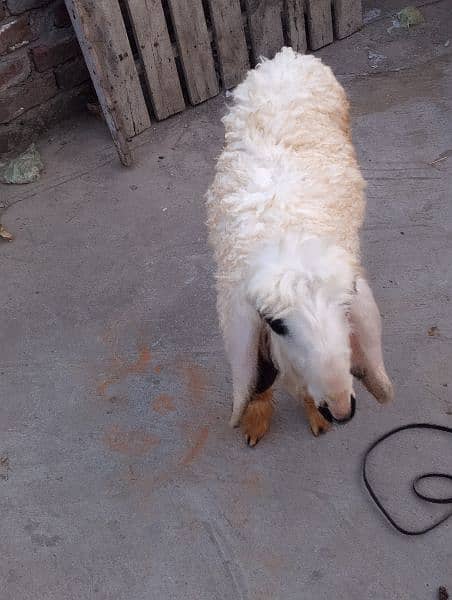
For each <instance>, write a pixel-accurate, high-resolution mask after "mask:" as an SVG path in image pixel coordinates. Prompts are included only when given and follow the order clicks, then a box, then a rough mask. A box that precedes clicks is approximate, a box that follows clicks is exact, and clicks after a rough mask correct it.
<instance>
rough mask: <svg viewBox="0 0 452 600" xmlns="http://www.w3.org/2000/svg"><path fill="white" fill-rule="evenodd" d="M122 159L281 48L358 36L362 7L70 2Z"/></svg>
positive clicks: (318, 1)
mask: <svg viewBox="0 0 452 600" xmlns="http://www.w3.org/2000/svg"><path fill="white" fill-rule="evenodd" d="M65 2H66V6H67V8H68V11H69V14H70V17H71V20H72V23H73V25H74V29H75V32H76V34H77V37H78V40H79V42H80V46H81V48H82V52H83V55H84V57H85V61H86V64H87V66H88V69H89V71H90V74H91V79H92V81H93V84H94V87H95V89H96V92H97V95H98V98H99V102H100V104H101V106H102V110H103V113H104V116H105V120H106V122H107V124H108V127H109V129H110V132H111V135H112V137H113V141H114V143H115V145H116V148H117V150H118V153H119V157H120V159H121V162H122V163H123V164H124V165H129V164H131V162H132V154H131V153H132V149H133V146H134V145H135V144H136V142H137V140H138V139H139V136H141V134H143V133H144V132H145V131H146V130H147V129H149V128H150V126H151V115H152V117H153V118H155V119H157V120H161V119H166V118H167V117H169V116H171V115H173V114H175V113H177V112H180V111H182V110H184V108H185V106H186V103H190V104H193V105H196V104H199V103H200V102H204V101H205V100H207V99H209V98H212V97H213V96H215V95H217V94H218V93H219V91H220V89H221V88H225V89H229V88H232V87H234V86H236V85H237V84H238V83H240V81H241V80H242V79H243V78H244V76H245V73H246V72H247V70H248V69H249V68H250V66H254V65H255V64H256V62H257V61H258V59H259V57H260V56H266V57H268V58H272V57H273V56H274V55H275V54H276V52H277V51H278V50H279V49H280V48H281V47H282V46H284V45H289V46H292V47H293V48H294V49H295V50H297V51H298V52H306V50H307V49H308V48H309V49H311V50H317V49H318V48H321V47H322V46H325V45H327V44H330V43H331V42H333V41H334V38H335V37H336V38H337V39H341V38H344V37H346V36H348V35H350V34H352V33H353V32H355V31H357V30H358V29H359V28H360V27H361V25H362V7H361V0H65Z"/></svg>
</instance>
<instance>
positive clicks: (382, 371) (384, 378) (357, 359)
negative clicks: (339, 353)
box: [350, 277, 393, 402]
mask: <svg viewBox="0 0 452 600" xmlns="http://www.w3.org/2000/svg"><path fill="white" fill-rule="evenodd" d="M350 322H351V334H350V343H351V348H352V373H353V375H354V376H355V377H357V378H358V379H362V381H363V383H364V385H365V386H366V388H367V389H368V391H369V392H370V393H371V394H372V395H373V396H374V397H375V398H376V399H377V400H378V402H388V401H389V400H392V398H393V388H392V383H391V380H390V379H389V377H388V375H387V373H386V368H385V365H384V361H383V352H382V349H381V317H380V312H379V310H378V307H377V304H376V302H375V299H374V296H373V294H372V290H371V289H370V287H369V284H368V283H367V281H366V280H365V279H364V278H363V277H359V278H358V279H357V281H356V293H355V294H354V296H353V300H352V304H351V307H350Z"/></svg>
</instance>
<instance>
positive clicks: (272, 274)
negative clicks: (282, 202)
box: [247, 237, 355, 421]
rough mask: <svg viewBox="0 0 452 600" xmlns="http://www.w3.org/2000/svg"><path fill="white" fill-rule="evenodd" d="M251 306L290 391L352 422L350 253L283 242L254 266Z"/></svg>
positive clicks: (314, 242)
mask: <svg viewBox="0 0 452 600" xmlns="http://www.w3.org/2000/svg"><path fill="white" fill-rule="evenodd" d="M252 269H253V271H252V276H251V278H250V280H249V286H248V290H247V293H248V299H249V300H250V301H251V302H252V303H253V305H254V306H255V308H256V309H257V310H258V312H259V314H260V315H261V317H262V319H263V320H264V321H265V323H266V325H265V326H266V327H268V328H269V329H270V331H271V343H270V345H271V356H272V359H273V360H274V362H275V363H276V365H277V367H278V370H279V371H280V372H281V374H282V376H283V377H285V378H286V380H288V381H289V382H290V386H291V387H298V388H299V389H300V391H301V389H305V390H307V392H308V393H309V395H310V396H311V397H312V398H313V399H314V402H315V403H316V405H317V406H318V407H319V408H321V410H322V411H323V414H324V416H326V417H327V418H329V417H334V418H335V419H336V420H338V421H346V420H348V419H349V418H351V416H352V415H353V412H354V399H353V377H352V375H351V373H350V370H351V348H350V342H349V338H350V325H349V319H348V316H347V312H348V306H349V303H350V300H351V298H352V294H353V286H354V279H355V271H354V269H353V267H352V264H351V261H350V258H349V256H348V255H347V253H346V252H345V251H344V250H342V249H340V248H338V247H337V246H334V245H333V244H328V243H325V242H324V241H322V240H320V239H318V238H312V237H311V238H307V239H302V240H300V239H298V238H293V239H292V240H291V239H290V238H289V239H287V238H285V239H284V241H283V242H278V243H277V244H274V245H269V246H266V247H265V249H263V250H262V252H260V253H259V257H258V259H257V260H256V261H255V262H253V263H252Z"/></svg>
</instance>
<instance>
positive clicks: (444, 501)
mask: <svg viewBox="0 0 452 600" xmlns="http://www.w3.org/2000/svg"><path fill="white" fill-rule="evenodd" d="M407 429H433V430H435V431H444V432H446V433H452V427H446V426H445V425H433V424H431V423H410V424H408V425H402V427H396V428H395V429H391V431H389V432H388V433H385V434H384V435H382V436H381V437H379V438H378V439H377V440H375V442H373V443H372V444H371V445H370V446H369V448H368V449H367V450H366V452H365V454H364V459H363V469H362V475H363V480H364V484H365V486H366V488H367V491H368V492H369V494H370V497H371V498H372V500H373V501H374V502H375V504H376V505H377V506H378V508H379V509H380V511H381V512H382V513H383V515H384V516H385V517H386V519H387V520H388V521H389V522H390V523H391V525H392V526H393V527H394V528H395V529H397V531H399V532H400V533H403V534H404V535H422V534H424V533H427V532H428V531H431V530H432V529H435V528H436V527H438V526H439V525H441V523H444V522H445V521H447V520H448V519H450V518H451V517H452V509H451V510H450V511H449V512H448V513H446V514H445V515H444V516H443V517H441V518H440V519H438V520H437V521H435V522H434V523H433V524H432V525H429V526H428V527H425V528H424V529H405V528H404V527H401V526H400V525H399V524H398V523H397V522H396V521H395V520H394V519H393V518H392V517H391V515H390V514H389V513H388V511H387V510H386V508H385V507H384V506H383V504H382V502H381V500H380V499H379V498H378V496H377V495H376V493H375V492H374V490H373V488H372V486H371V485H370V483H369V479H368V476H367V460H368V458H369V456H370V454H371V452H372V450H374V449H375V448H376V447H377V446H378V445H379V444H381V442H383V441H384V440H386V439H388V438H389V437H391V436H393V435H395V434H396V433H399V432H400V431H406V430H407ZM426 479H446V480H448V481H451V482H452V474H450V473H423V474H422V475H418V476H417V477H416V478H415V479H414V481H413V483H412V488H413V491H414V493H415V494H416V496H417V497H418V498H421V500H425V501H426V502H431V503H433V504H451V505H452V496H444V497H441V498H437V497H435V496H429V495H427V494H424V493H423V492H420V491H419V488H418V484H419V483H420V482H421V481H424V480H426Z"/></svg>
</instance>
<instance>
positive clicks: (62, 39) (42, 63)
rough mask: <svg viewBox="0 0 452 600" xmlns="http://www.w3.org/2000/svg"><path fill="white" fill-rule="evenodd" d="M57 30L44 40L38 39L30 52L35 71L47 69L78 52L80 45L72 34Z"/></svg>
mask: <svg viewBox="0 0 452 600" xmlns="http://www.w3.org/2000/svg"><path fill="white" fill-rule="evenodd" d="M61 34H62V32H58V33H56V34H53V35H51V36H49V37H48V38H47V39H45V40H40V41H39V44H38V45H37V46H35V47H34V48H33V49H32V51H31V53H32V56H33V61H34V63H35V67H36V70H37V71H40V72H41V71H47V69H51V68H52V67H56V66H57V65H60V64H61V63H63V62H66V61H67V60H69V59H70V58H73V57H74V56H77V54H79V53H80V46H79V45H78V42H77V38H76V37H75V35H74V34H72V33H71V34H70V35H68V34H67V33H64V35H61Z"/></svg>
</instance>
